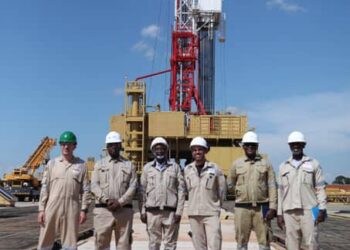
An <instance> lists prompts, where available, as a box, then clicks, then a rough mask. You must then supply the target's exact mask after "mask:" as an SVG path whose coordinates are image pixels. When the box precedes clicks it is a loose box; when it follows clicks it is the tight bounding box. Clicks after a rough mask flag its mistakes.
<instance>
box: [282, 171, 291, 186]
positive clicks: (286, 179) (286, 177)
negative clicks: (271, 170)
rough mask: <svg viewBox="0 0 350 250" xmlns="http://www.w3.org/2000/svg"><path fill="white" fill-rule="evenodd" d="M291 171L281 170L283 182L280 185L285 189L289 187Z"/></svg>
mask: <svg viewBox="0 0 350 250" xmlns="http://www.w3.org/2000/svg"><path fill="white" fill-rule="evenodd" d="M290 178H291V175H290V171H289V170H284V171H281V183H280V185H281V186H282V188H283V189H286V188H288V187H289V183H290V181H291V180H290Z"/></svg>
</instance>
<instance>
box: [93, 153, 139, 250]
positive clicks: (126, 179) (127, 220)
mask: <svg viewBox="0 0 350 250" xmlns="http://www.w3.org/2000/svg"><path fill="white" fill-rule="evenodd" d="M136 188H137V177H136V169H135V167H134V165H132V164H131V162H130V161H128V160H126V159H124V158H122V157H119V159H118V160H113V159H112V158H111V157H110V156H107V157H104V158H103V159H101V160H100V161H98V162H96V164H95V167H94V172H93V174H92V182H91V191H92V193H93V194H94V196H95V200H96V201H95V202H96V203H95V208H94V212H93V213H94V228H95V249H98V250H105V249H110V242H111V237H112V232H113V230H114V235H115V243H116V249H122V250H129V249H131V243H132V235H131V234H132V222H133V214H134V213H133V209H132V199H133V196H134V194H135V192H136ZM108 199H117V200H118V201H119V203H120V205H121V206H122V207H121V208H118V209H117V210H116V211H115V212H111V211H109V210H108V209H107V201H108Z"/></svg>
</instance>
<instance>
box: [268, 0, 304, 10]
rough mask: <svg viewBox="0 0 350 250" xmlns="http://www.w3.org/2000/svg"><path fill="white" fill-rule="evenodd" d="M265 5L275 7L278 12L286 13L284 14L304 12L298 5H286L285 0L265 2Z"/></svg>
mask: <svg viewBox="0 0 350 250" xmlns="http://www.w3.org/2000/svg"><path fill="white" fill-rule="evenodd" d="M266 5H267V6H268V7H271V8H273V7H277V8H279V9H280V10H283V11H286V12H299V11H305V8H303V7H302V6H300V5H298V4H292V3H288V2H287V1H286V0H268V1H267V2H266Z"/></svg>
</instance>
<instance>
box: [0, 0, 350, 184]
mask: <svg viewBox="0 0 350 250" xmlns="http://www.w3.org/2000/svg"><path fill="white" fill-rule="evenodd" d="M173 7H174V3H173V0H143V1H139V0H129V1H111V0H105V1H92V0H84V1H83V0H75V1H67V0H66V1H44V0H35V1H34V0H33V1H13V0H3V1H1V3H0V31H1V33H0V34H1V35H0V109H1V116H0V117H1V119H0V152H1V156H0V174H2V173H4V172H6V171H9V170H10V169H12V168H13V167H15V166H20V165H21V164H23V163H24V162H25V161H26V159H27V157H28V156H29V155H30V154H31V153H32V151H33V150H34V149H35V147H36V146H37V145H38V143H39V142H40V140H41V138H42V137H44V136H50V137H54V138H58V137H59V135H60V133H61V132H62V131H64V130H72V131H74V132H76V134H77V135H78V139H79V145H78V148H77V151H76V154H77V155H79V156H81V157H82V158H84V159H86V158H87V157H88V156H94V157H97V158H98V157H99V155H100V152H101V149H102V148H103V146H104V143H103V142H104V137H105V134H106V133H107V132H108V128H109V118H110V116H111V115H112V114H119V113H122V112H123V108H124V107H123V105H124V93H123V89H124V82H125V79H129V80H132V79H135V78H136V77H137V76H140V75H145V74H148V73H151V72H156V71H160V70H164V69H168V68H169V56H170V45H171V39H170V34H171V25H172V22H173V15H174V10H173ZM224 9H225V12H226V18H227V24H226V28H227V29H226V43H224V44H219V43H218V44H217V47H216V48H217V50H216V56H217V57H216V61H217V64H216V109H217V110H219V111H224V110H230V111H232V112H234V113H239V114H247V115H248V117H249V126H250V127H255V128H256V130H257V133H258V134H259V136H260V141H261V145H260V149H261V151H263V152H266V153H268V154H269V156H270V159H271V161H272V163H273V165H274V167H275V168H276V169H277V168H278V165H279V164H280V162H281V161H282V160H284V159H286V158H287V157H288V156H289V154H290V153H289V150H288V147H287V145H286V138H287V136H288V133H289V132H291V131H292V130H295V129H298V130H301V131H303V132H304V133H305V135H306V137H307V140H308V145H307V148H306V153H307V154H309V155H311V156H314V157H315V158H317V159H318V160H319V161H320V162H321V164H322V166H323V168H324V172H325V175H326V179H327V180H328V181H332V180H333V179H334V177H335V176H337V175H340V174H343V175H346V176H348V177H349V176H350V170H349V169H350V168H349V164H348V160H347V155H348V154H349V148H350V115H349V110H350V46H349V44H350V26H349V23H350V15H349V13H350V1H348V0H335V1H330V0H321V1H320V0H310V1H301V0H298V1H297V0H260V1H257V0H256V1H247V0H226V1H224ZM169 82H170V80H169V75H164V76H159V77H155V78H153V79H148V80H147V86H148V87H147V90H148V95H147V100H148V104H150V105H155V104H158V103H160V104H161V107H162V110H168V102H167V93H168V89H169ZM58 153H59V151H58V147H56V148H55V149H54V150H53V152H52V153H51V156H52V157H53V156H54V155H57V154H58Z"/></svg>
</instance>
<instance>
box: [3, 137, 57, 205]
mask: <svg viewBox="0 0 350 250" xmlns="http://www.w3.org/2000/svg"><path fill="white" fill-rule="evenodd" d="M55 145H56V140H55V139H53V138H49V137H47V136H46V137H44V138H43V139H42V140H41V142H40V144H39V146H38V147H37V148H36V149H35V151H34V152H33V154H31V155H30V157H29V158H28V160H27V161H26V162H25V163H24V164H23V166H21V167H20V168H15V169H13V171H12V173H11V174H4V179H3V183H4V186H5V190H7V191H8V192H10V193H11V194H13V195H14V196H16V197H17V198H18V200H20V201H23V200H25V199H26V198H29V200H31V199H36V198H38V197H39V188H40V181H39V180H38V178H36V177H35V176H34V174H35V172H36V170H37V169H38V168H39V167H40V166H41V165H42V164H46V163H47V161H48V160H49V153H50V151H51V149H52V148H53V147H54V146H55Z"/></svg>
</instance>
